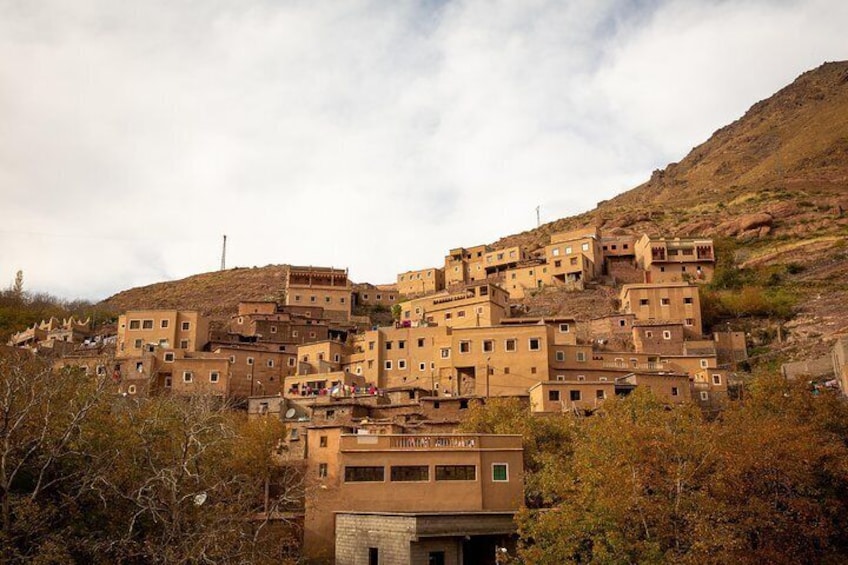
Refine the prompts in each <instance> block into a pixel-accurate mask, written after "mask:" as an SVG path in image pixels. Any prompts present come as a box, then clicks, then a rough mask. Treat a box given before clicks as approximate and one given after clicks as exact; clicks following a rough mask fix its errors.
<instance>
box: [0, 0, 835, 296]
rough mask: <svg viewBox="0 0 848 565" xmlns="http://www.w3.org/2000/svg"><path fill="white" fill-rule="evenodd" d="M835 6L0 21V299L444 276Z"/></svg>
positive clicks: (472, 0) (742, 75)
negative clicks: (11, 289)
mask: <svg viewBox="0 0 848 565" xmlns="http://www.w3.org/2000/svg"><path fill="white" fill-rule="evenodd" d="M846 28H848V2H845V1H844V0H797V1H794V0H728V1H717V0H702V1H701V0H677V1H672V0H558V1H554V0H520V1H519V0H512V1H497V0H490V1H477V0H468V1H455V2H452V1H438V0H420V1H418V2H412V1H404V0H392V1H385V0H375V1H364V0H363V1H358V0H347V1H323V2H322V1H310V0H304V1H285V0H274V1H265V2H262V1H254V0H233V1H224V0H195V1H182V0H162V1H156V0H151V1H145V2H141V1H136V2H115V1H113V0H103V1H99V0H73V1H68V0H56V1H47V0H45V1H40V0H19V1H16V0H0V288H6V287H8V286H10V285H11V284H12V283H13V281H14V278H15V273H16V272H17V271H18V270H22V271H23V273H24V285H25V287H26V289H27V290H29V291H32V292H49V293H51V294H53V295H56V296H58V297H62V298H67V299H74V298H84V299H90V300H100V299H103V298H106V297H108V296H110V295H111V294H114V293H116V292H118V291H120V290H124V289H127V288H132V287H135V286H141V285H145V284H151V283H154V282H160V281H164V280H174V279H179V278H183V277H186V276H190V275H192V274H197V273H202V272H207V271H213V270H216V269H218V268H219V267H220V261H221V244H222V237H223V235H224V234H226V235H227V239H228V241H227V267H228V268H231V267H253V266H264V265H268V264H283V263H288V264H295V265H320V266H333V267H347V268H349V269H350V278H351V279H352V280H353V281H355V282H371V283H375V284H376V283H386V282H394V280H395V277H396V275H397V273H400V272H403V271H407V270H412V269H421V268H425V267H432V266H440V265H442V264H443V260H444V255H445V254H446V253H447V252H448V250H449V249H450V248H453V247H459V246H466V247H467V246H472V245H478V244H481V243H491V242H493V241H495V240H497V239H498V238H500V237H502V236H506V235H509V234H513V233H518V232H521V231H525V230H527V229H531V228H533V227H535V226H536V207H537V206H540V216H541V220H542V222H543V223H544V222H548V221H553V220H555V219H558V218H561V217H566V216H570V215H573V214H577V213H580V212H584V211H586V210H590V209H592V208H594V207H595V205H596V203H597V202H599V201H601V200H604V199H607V198H610V197H611V196H614V195H616V194H619V193H621V192H624V191H626V190H628V189H630V188H633V187H635V186H637V185H639V184H641V183H642V182H644V181H646V180H647V179H648V178H649V177H650V174H651V172H652V171H653V170H655V169H658V168H663V167H665V166H666V165H667V164H668V163H670V162H675V161H679V160H680V159H681V158H683V157H684V156H685V155H686V154H687V153H688V152H689V151H690V149H691V148H692V147H694V146H696V145H698V144H700V143H702V142H704V141H706V139H708V138H709V136H710V135H711V134H712V132H714V131H715V130H717V129H719V128H720V127H722V126H724V125H726V124H728V123H730V122H731V121H733V120H735V119H737V118H739V117H741V116H742V115H743V114H744V112H745V111H746V110H747V109H748V108H749V107H750V106H751V105H752V104H754V103H755V102H757V101H758V100H761V99H764V98H767V97H768V96H770V95H771V94H773V93H774V92H776V91H777V90H779V89H780V88H782V87H783V86H785V85H786V84H788V83H790V82H791V81H792V80H794V79H795V78H796V77H797V76H798V75H799V74H801V73H802V72H804V71H806V70H809V69H812V68H815V67H817V66H818V65H820V64H821V63H823V62H825V61H835V60H843V59H846V58H848V43H846V40H845V34H846V31H845V30H846Z"/></svg>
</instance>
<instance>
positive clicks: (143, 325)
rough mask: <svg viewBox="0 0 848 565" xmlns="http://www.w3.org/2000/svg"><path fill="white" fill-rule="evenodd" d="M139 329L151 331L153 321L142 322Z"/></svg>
mask: <svg viewBox="0 0 848 565" xmlns="http://www.w3.org/2000/svg"><path fill="white" fill-rule="evenodd" d="M141 329H143V330H152V329H153V320H142V322H141Z"/></svg>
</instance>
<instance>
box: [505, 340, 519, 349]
mask: <svg viewBox="0 0 848 565" xmlns="http://www.w3.org/2000/svg"><path fill="white" fill-rule="evenodd" d="M517 345H518V340H516V339H507V340H505V341H504V351H515V350H516V347H517Z"/></svg>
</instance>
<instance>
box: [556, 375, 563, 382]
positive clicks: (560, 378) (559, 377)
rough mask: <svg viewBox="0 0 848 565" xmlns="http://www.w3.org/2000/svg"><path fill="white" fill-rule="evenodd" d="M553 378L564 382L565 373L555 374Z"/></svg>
mask: <svg viewBox="0 0 848 565" xmlns="http://www.w3.org/2000/svg"><path fill="white" fill-rule="evenodd" d="M555 380H557V381H559V382H565V375H557V376H556V379H555Z"/></svg>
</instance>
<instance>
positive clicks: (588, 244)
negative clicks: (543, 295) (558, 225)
mask: <svg viewBox="0 0 848 565" xmlns="http://www.w3.org/2000/svg"><path fill="white" fill-rule="evenodd" d="M603 257H604V256H603V251H602V249H601V242H600V237H599V234H598V230H597V229H596V228H588V229H580V230H573V231H569V232H563V233H556V234H553V235H551V243H550V244H549V245H547V246H546V247H545V262H546V263H547V267H548V272H547V274H548V275H549V278H550V284H554V285H569V284H573V283H578V282H581V283H582V282H586V281H592V280H595V279H596V278H598V277H599V276H601V274H602V273H603ZM545 284H548V283H547V281H546V283H545Z"/></svg>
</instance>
